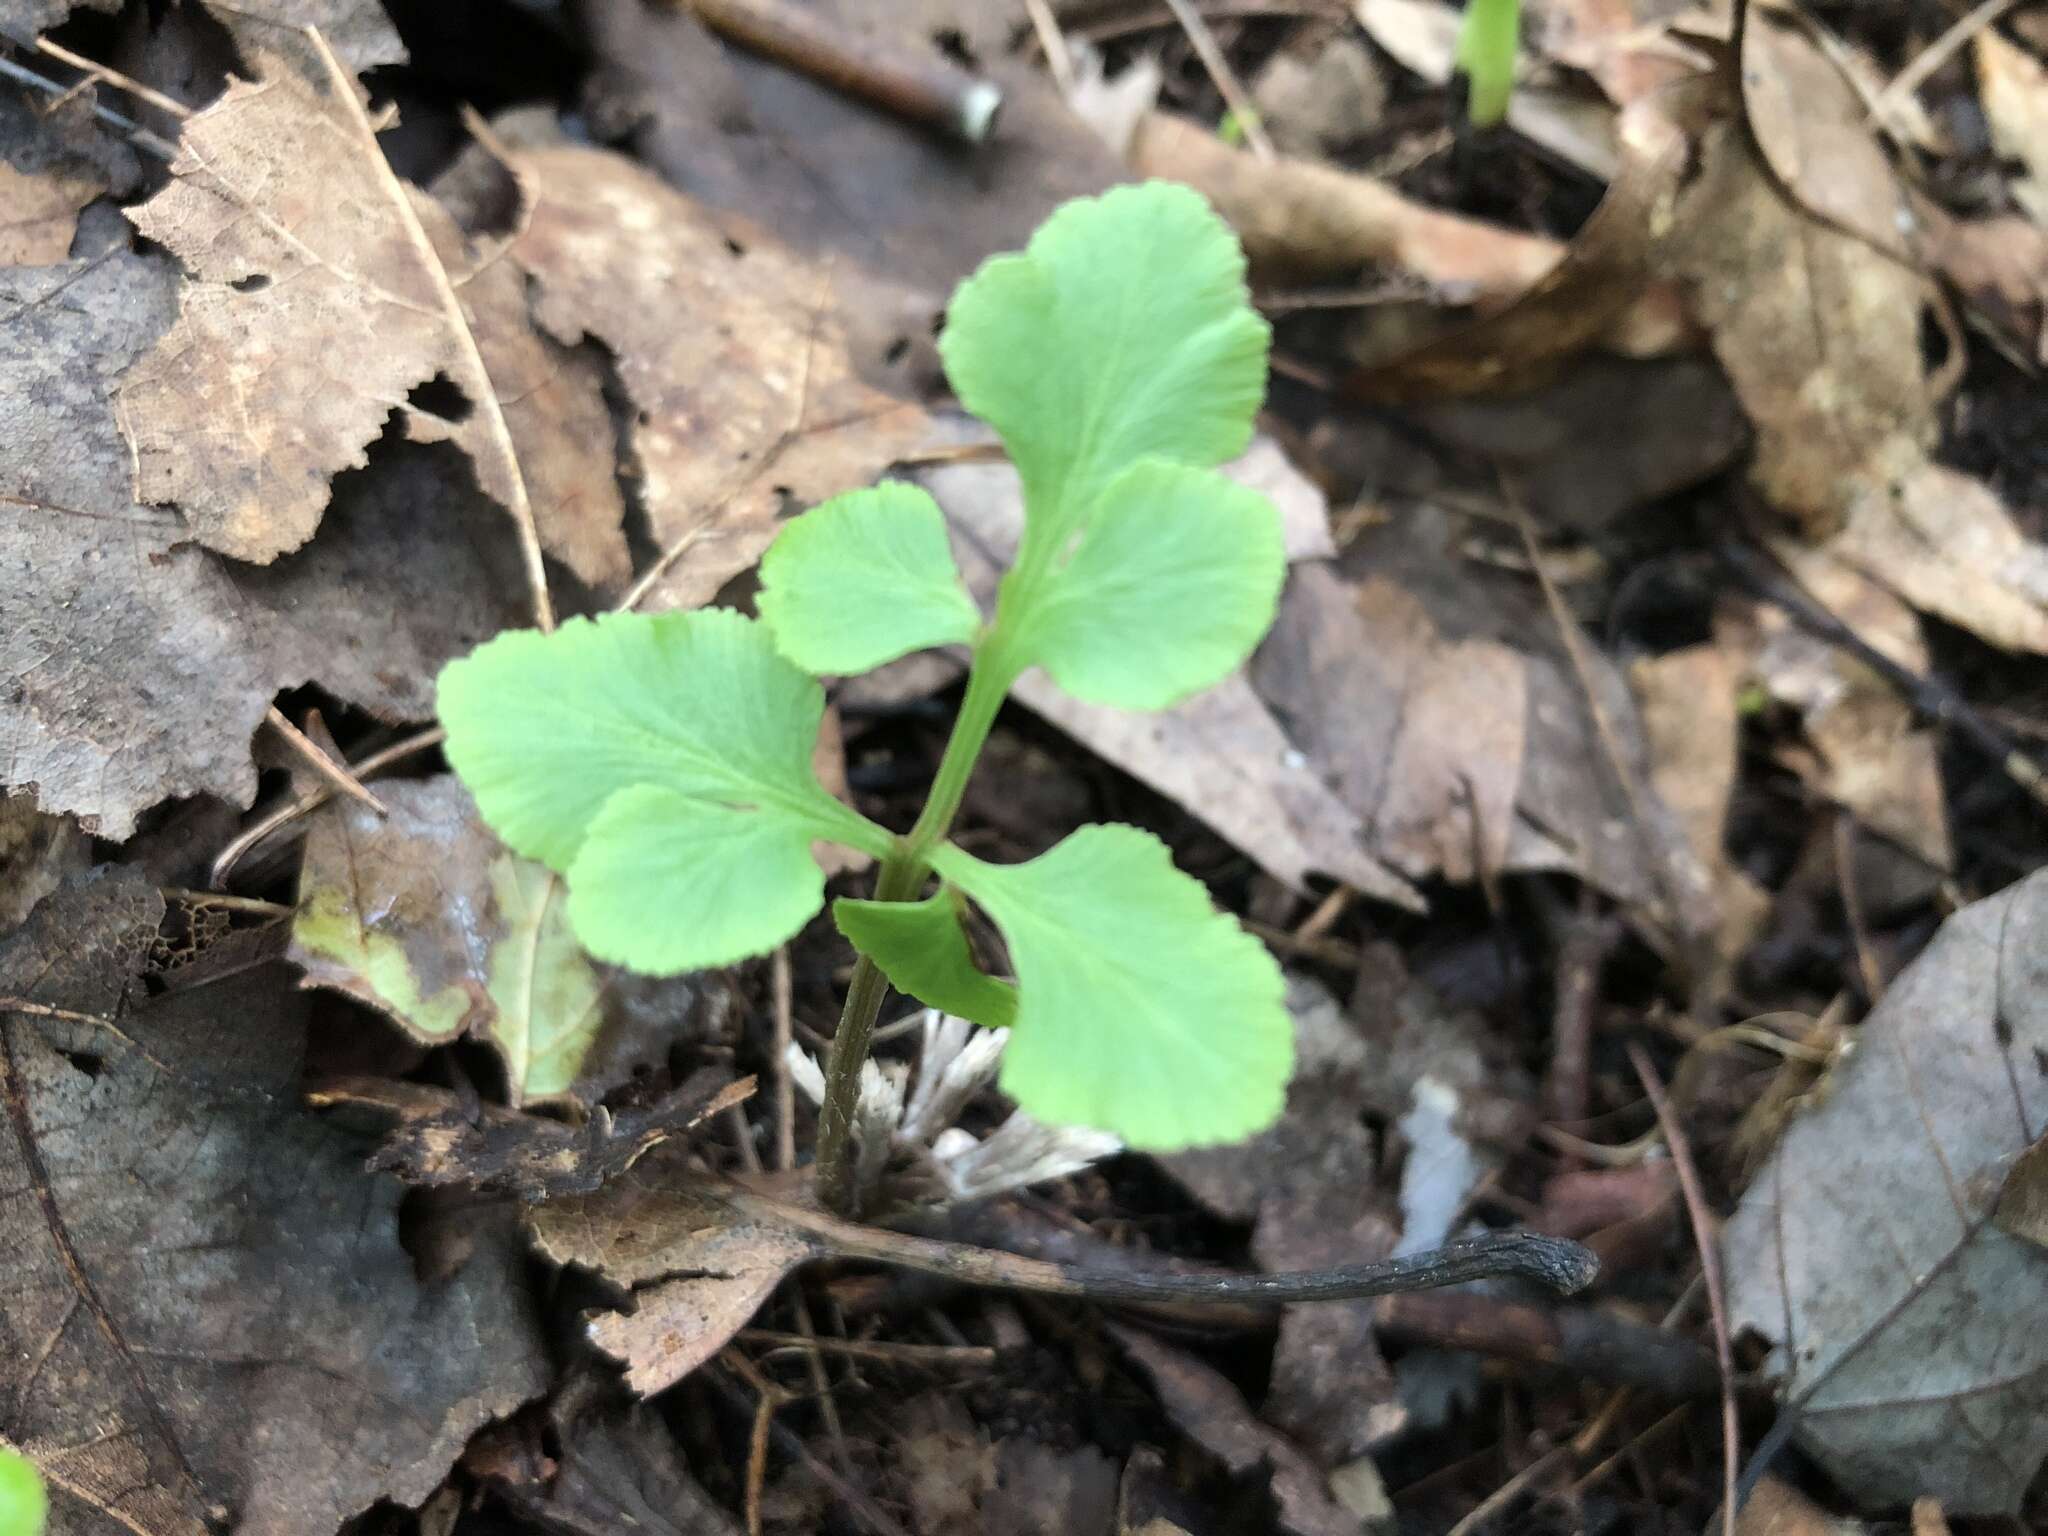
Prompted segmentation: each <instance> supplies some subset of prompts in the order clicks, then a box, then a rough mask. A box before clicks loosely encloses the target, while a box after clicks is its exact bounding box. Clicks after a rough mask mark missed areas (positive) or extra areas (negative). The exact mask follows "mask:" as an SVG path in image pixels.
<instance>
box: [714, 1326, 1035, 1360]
mask: <svg viewBox="0 0 2048 1536" xmlns="http://www.w3.org/2000/svg"><path fill="white" fill-rule="evenodd" d="M735 1337H736V1338H738V1339H739V1341H740V1342H741V1343H742V1344H760V1345H763V1346H766V1347H767V1348H768V1349H769V1350H770V1351H776V1350H788V1351H795V1352H801V1353H807V1354H811V1355H814V1356H815V1355H817V1354H819V1353H820V1352H823V1353H825V1354H833V1355H844V1356H846V1357H847V1358H848V1359H850V1360H866V1361H869V1362H870V1363H872V1364H875V1365H914V1366H920V1367H934V1366H953V1367H959V1368H961V1369H963V1370H986V1369H988V1368H990V1367H992V1366H994V1365H995V1364H996V1362H997V1361H998V1360H999V1359H1001V1358H1002V1351H1001V1350H998V1349H992V1348H990V1347H989V1346H988V1345H985V1344H898V1343H894V1342H891V1341H890V1340H887V1339H823V1338H816V1337H807V1336H806V1335H804V1334H800V1333H777V1332H775V1331H774V1330H773V1329H771V1328H742V1329H741V1330H740V1331H739V1333H738V1334H737V1335H735Z"/></svg>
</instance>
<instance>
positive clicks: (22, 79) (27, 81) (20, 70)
mask: <svg viewBox="0 0 2048 1536" xmlns="http://www.w3.org/2000/svg"><path fill="white" fill-rule="evenodd" d="M0 76H5V77H6V78H7V79H9V80H14V81H17V82H19V83H20V84H22V85H25V86H27V87H29V88H30V89H31V90H37V91H41V92H42V93H43V94H44V95H46V96H54V97H55V98H56V99H57V100H58V101H59V102H62V101H63V100H64V99H65V98H67V97H68V96H70V94H71V91H70V89H69V88H67V87H65V86H62V85H59V84H58V83H57V82H56V81H55V80H52V79H51V78H50V77H49V76H48V75H39V74H37V73H36V72H35V71H34V70H32V69H30V68H28V67H27V66H26V65H23V64H17V63H15V62H14V60H12V59H0ZM92 115H93V116H94V117H96V118H98V119H99V120H100V121H101V122H103V123H105V124H106V125H107V126H108V127H109V128H112V129H113V130H114V131H115V132H116V133H118V134H120V135H121V136H122V137H123V138H125V139H126V140H127V141H128V142H129V143H130V144H133V145H134V146H135V147H136V148H137V149H140V150H145V151H147V152H148V153H149V154H152V155H154V156H156V158H157V159H159V160H172V159H175V158H177V154H178V146H177V145H175V144H173V143H171V141H170V140H168V139H163V138H159V137H158V136H157V135H155V134H153V133H151V132H150V131H149V130H148V129H147V128H145V127H143V126H142V125H141V124H140V123H137V122H135V121H133V120H132V119H130V118H126V117H123V116H122V115H121V114H120V113H118V112H116V111H115V110H114V109H113V108H112V107H104V106H101V105H100V104H99V103H98V102H94V103H93V104H92Z"/></svg>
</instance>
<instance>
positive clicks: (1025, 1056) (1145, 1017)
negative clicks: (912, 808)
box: [932, 826, 1294, 1151]
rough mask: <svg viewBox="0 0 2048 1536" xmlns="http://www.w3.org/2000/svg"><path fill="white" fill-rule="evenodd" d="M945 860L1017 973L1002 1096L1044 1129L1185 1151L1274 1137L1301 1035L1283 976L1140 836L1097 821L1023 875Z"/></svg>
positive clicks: (957, 853)
mask: <svg viewBox="0 0 2048 1536" xmlns="http://www.w3.org/2000/svg"><path fill="white" fill-rule="evenodd" d="M932 864H933V867H934V868H935V869H937V870H938V872H939V873H940V874H941V875H942V876H944V877H945V878H946V879H947V880H950V881H952V882H953V883H954V884H955V885H958V886H959V887H960V888H961V889H962V890H964V891H966V892H967V893H968V894H969V895H970V896H972V897H973V898H974V900H975V901H976V902H978V903H979V904H980V905H981V907H982V910H983V911H985V912H987V913H988V915H989V916H990V917H991V918H993V919H994V920H995V922H996V925H997V926H998V927H999V928H1001V929H1002V931H1003V936H1004V938H1005V939H1006V940H1007V941H1008V943H1009V947H1010V958H1011V961H1012V963H1013V964H1014V965H1015V967H1016V971H1017V985H1018V1007H1017V1022H1016V1030H1015V1033H1014V1034H1013V1035H1012V1036H1011V1038H1010V1044H1009V1046H1008V1048H1007V1049H1006V1050H1005V1051H1004V1053H1003V1068H1002V1086H1003V1090H1004V1091H1005V1092H1006V1093H1008V1094H1009V1095H1010V1096H1011V1097H1012V1098H1014V1099H1015V1100H1016V1101H1017V1102H1018V1104H1020V1105H1021V1106H1022V1107H1023V1108H1024V1109H1026V1110H1027V1111H1029V1112H1030V1113H1031V1114H1033V1115H1035V1116H1037V1117H1038V1118H1039V1119H1041V1120H1045V1121H1049V1122H1052V1123H1054V1124H1062V1125H1090V1126H1097V1127H1100V1128H1101V1129H1104V1130H1108V1131H1114V1132H1115V1133H1116V1134H1117V1135H1119V1136H1121V1137H1123V1139H1124V1140H1125V1141H1126V1142H1128V1143H1129V1144H1130V1145H1131V1146H1134V1147H1139V1148H1144V1149H1148V1150H1153V1151H1171V1150H1174V1149H1176V1148H1180V1147H1188V1146H1195V1145H1199V1144H1202V1143H1208V1142H1223V1141H1234V1140H1237V1139H1239V1138H1241V1137H1244V1136H1248V1135H1251V1134H1252V1133H1254V1132H1256V1131H1259V1130H1263V1129H1264V1128H1265V1127H1266V1126H1268V1125H1270V1124H1272V1122H1273V1121H1274V1120H1275V1119H1276V1118H1277V1117H1278V1115H1279V1113H1280V1110H1281V1107H1282V1105H1283V1104H1284V1103H1285V1101H1286V1094H1287V1079H1288V1076H1289V1074H1290V1072H1291V1071H1292V1068H1293V1058H1294V1031H1293V1026H1292V1025H1291V1024H1290V1022H1289V1020H1288V1016H1287V1010H1286V1007H1285V1005H1284V1002H1283V1000H1282V999H1283V992H1284V987H1283V983H1282V980H1281V976H1280V968H1279V966H1277V965H1276V964H1274V962H1273V957H1272V956H1271V955H1269V954H1268V953H1267V952H1266V949H1265V946H1264V945H1262V944H1260V943H1259V942H1258V940H1256V939H1254V938H1253V937H1252V936H1251V935H1250V934H1248V933H1246V932H1245V931H1244V929H1243V928H1241V927H1239V926H1238V924H1237V923H1236V922H1235V921H1234V920H1233V919H1231V918H1230V917H1229V916H1227V915H1226V914H1224V913H1221V912H1219V911H1217V910H1216V908H1215V907H1214V906H1213V905H1212V904H1211V903H1210V901H1209V895H1208V892H1206V891H1205V890H1203V888H1202V887H1201V885H1200V884H1199V883H1197V882H1196V881H1195V880H1193V879H1191V878H1189V877H1188V876H1187V875H1185V874H1182V873H1181V872H1180V871H1179V870H1177V869H1176V868H1174V865H1173V860H1172V857H1171V855H1169V854H1168V852H1167V850H1166V845H1165V844H1163V843H1161V842H1160V841H1159V840H1158V839H1157V838H1155V837H1152V836H1151V835H1149V834H1148V833H1144V832H1140V831H1138V830H1137V829H1136V828H1135V827H1124V826H1088V827H1083V828H1081V829H1080V830H1079V831H1078V832H1075V833H1074V834H1073V835H1071V836H1070V837H1067V838H1066V839H1064V840H1063V841H1062V842H1060V843H1059V844H1058V845H1057V846H1056V847H1054V848H1052V849H1051V850H1050V851H1049V852H1046V853H1044V854H1041V855H1040V856H1039V857H1037V858H1035V859H1032V860H1030V861H1029V862H1028V863H1023V864H1009V865H996V864H985V863H983V862H982V861H981V860H979V859H976V858H974V857H973V856H972V855H970V854H967V853H965V852H963V851H962V850H960V849H959V848H956V847H954V846H952V845H951V844H947V845H944V846H942V847H940V848H938V849H936V850H934V852H933V855H932Z"/></svg>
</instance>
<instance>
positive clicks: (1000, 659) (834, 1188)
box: [818, 628, 1023, 1218]
mask: <svg viewBox="0 0 2048 1536" xmlns="http://www.w3.org/2000/svg"><path fill="white" fill-rule="evenodd" d="M1001 638H1002V637H1001V630H1000V628H998V629H997V630H996V631H994V632H992V633H991V634H990V635H989V636H987V637H986V638H985V639H984V640H983V642H982V643H981V644H980V645H979V646H977V647H976V649H975V653H974V664H973V666H972V667H971V668H970V669H969V670H968V673H967V692H966V695H965V696H964V697H963V698H962V699H961V701H960V713H959V714H958V715H956V716H955V717H954V720H953V734H952V736H951V737H949V738H948V739H947V742H946V750H945V753H944V755H943V756H941V757H940V759H939V769H938V772H937V774H936V775H934V776H933V779H932V787H931V793H930V794H929V795H928V796H927V797H926V799H925V803H924V809H923V810H922V811H921V812H919V814H918V818H917V824H916V825H915V826H913V827H912V828H911V829H910V831H909V833H908V834H907V835H906V836H904V837H902V838H899V839H898V840H897V844H896V847H895V849H894V850H893V851H892V852H891V853H890V854H889V855H888V857H886V858H884V859H883V860H882V868H881V873H880V874H879V875H877V876H876V878H875V900H877V901H911V900H914V899H915V898H916V897H917V896H918V894H919V893H920V892H921V891H922V890H923V889H924V881H925V876H926V874H927V873H928V872H929V870H930V865H929V863H928V856H929V855H930V853H931V850H932V849H933V848H935V847H936V846H937V845H938V844H939V843H940V842H942V841H943V840H944V839H945V836H946V834H947V833H948V832H950V831H951V830H952V828H953V818H954V817H955V816H957V815H958V814H959V812H960V801H961V798H962V797H963V796H964V795H965V794H966V793H967V781H968V779H969V778H970V777H971V776H972V775H973V773H974V764H975V761H976V760H977V759H978V758H979V757H980V756H981V749H982V746H983V744H984V743H985V742H986V741H987V740H988V733H989V728H990V727H991V726H993V725H994V724H995V719H996V711H997V710H999V709H1001V708H1002V704H1003V696H1004V695H1005V694H1007V693H1008V692H1009V691H1010V685H1011V684H1012V683H1014V682H1015V681H1016V680H1017V677H1018V674H1019V673H1020V672H1021V671H1022V670H1023V669H1022V668H1021V667H1019V666H1017V665H1016V663H1015V662H1014V661H1012V660H1011V659H1010V656H1009V653H1008V649H1007V648H1006V647H1005V646H1004V645H1003V644H1002V643H1001ZM888 991H889V978H888V977H886V976H884V975H883V974H882V971H881V967H879V966H878V965H876V964H875V962H874V961H873V960H870V959H869V958H868V957H867V956H866V955H862V956H861V957H860V960H859V962H858V963H857V964H856V965H855V966H854V970H853V981H852V983H851V984H850V985H849V986H848V987H847V989H846V1006H845V1008H844V1009H843V1010H841V1012H840V1015H839V1028H838V1029H837V1030H836V1031H835V1032H834V1033H833V1036H832V1050H831V1053H830V1054H829V1055H828V1056H827V1058H826V1061H825V1098H824V1102H823V1103H822V1104H820V1105H819V1107H818V1194H819V1197H820V1198H821V1199H822V1200H823V1201H824V1202H825V1207H826V1209H827V1210H831V1211H836V1212H838V1213H839V1214H840V1215H842V1216H848V1217H855V1218H857V1217H858V1216H859V1215H860V1211H859V1208H858V1207H859V1196H860V1192H859V1191H858V1190H857V1189H856V1188H855V1187H854V1178H853V1112H854V1106H855V1105H856V1104H857V1103H858V1102H859V1099H860V1069H861V1066H862V1065H863V1063H865V1062H866V1061H867V1059H868V1048H869V1046H870V1045H871V1044H872V1043H873V1041H874V1036H875V1020H876V1019H877V1018H878V1017H879V1016H880V1015H881V1011H882V999H883V998H884V997H885V996H887V995H888Z"/></svg>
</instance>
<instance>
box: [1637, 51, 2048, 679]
mask: <svg viewBox="0 0 2048 1536" xmlns="http://www.w3.org/2000/svg"><path fill="white" fill-rule="evenodd" d="M1772 46H1773V48H1774V50H1775V52H1776V55H1777V56H1778V57H1779V59H1780V60H1781V62H1782V61H1783V60H1787V59H1797V60H1800V61H1801V63H1800V66H1799V72H1798V75H1797V79H1798V82H1799V95H1798V101H1797V105H1798V110H1799V115H1800V119H1801V123H1802V125H1803V126H1802V128H1801V132H1802V133H1803V134H1804V135H1806V138H1807V140H1808V141H1809V142H1814V143H1824V144H1825V145H1826V156H1825V165H1826V166H1827V168H1828V171H1829V175H1830V182H1829V185H1830V187H1831V188H1832V189H1833V190H1832V191H1831V193H1830V197H1829V201H1828V203H1827V216H1826V217H1822V216H1820V215H1817V214H1815V213H1814V212H1812V211H1811V210H1810V209H1809V208H1808V207H1807V206H1806V205H1805V204H1804V203H1802V202H1800V201H1795V200H1794V199H1793V198H1792V197H1791V196H1790V195H1788V194H1787V192H1786V191H1785V190H1784V188H1783V186H1782V185H1781V183H1780V181H1779V180H1778V178H1777V176H1776V174H1775V173H1774V172H1773V171H1772V169H1771V168H1770V166H1769V165H1767V164H1766V163H1765V161H1764V160H1763V159H1762V157H1761V156H1760V155H1759V153H1758V152H1757V150H1756V149H1755V147H1754V145H1753V142H1752V140H1751V138H1750V136H1749V135H1747V134H1745V133H1743V132H1742V130H1741V127H1740V125H1736V124H1723V125H1720V126H1717V127H1715V128H1712V129H1709V130H1708V132H1707V134H1706V136H1705V138H1704V139H1703V142H1702V144H1701V149H1700V162H1701V168H1700V172H1699V175H1698V176H1697V178H1696V179H1695V180H1694V182H1693V183H1692V185H1691V186H1690V187H1689V188H1688V189H1687V191H1686V193H1685V195H1684V197H1683V198H1682V199H1681V201H1680V204H1679V211H1678V219H1677V225H1676V228H1675V230H1674V234H1673V238H1672V240H1671V241H1670V243H1669V244H1668V245H1667V247H1666V249H1665V259H1666V260H1667V261H1668V262H1669V264H1670V268H1671V270H1672V271H1673V273H1674V274H1675V275H1676V276H1678V277H1679V278H1680V279H1681V280H1682V281H1684V282H1685V283H1686V284H1687V285H1688V287H1689V291H1690V293H1691V296H1692V308H1693V312H1694V314H1695V316H1696V317H1697V318H1698V319H1699V320H1700V321H1701V323H1703V324H1704V325H1705V326H1706V327H1707V328H1708V329H1709V331H1711V333H1712V335H1713V343H1714V351H1715V354H1716V356H1717V357H1718V358H1719V359H1720V361H1721V364H1722V366H1723V367H1724V368H1725V369H1726V370H1727V372H1728V376H1729V379H1730V381H1731V382H1732V383H1733V384H1734V386H1735V391H1736V394H1737V395H1738V396H1739V397H1740V398H1741V400H1742V403H1743V406H1744V408H1745V410H1746V411H1747V412H1748V414H1749V417H1750V420H1751V422H1752V423H1753V424H1754V425H1755V427H1756V434H1757V451H1756V460H1755V463H1754V465H1753V466H1752V468H1751V478H1752V480H1753V481H1754V483H1755V484H1756V486H1757V488H1758V490H1759V491H1761V492H1762V493H1763V495H1764V497H1765V498H1766V499H1767V500H1768V501H1769V502H1770V503H1771V504H1772V505H1773V506H1774V507H1776V508H1778V509H1779V510H1780V511H1782V512H1784V513H1785V514H1786V515H1787V516H1788V517H1789V518H1790V519H1791V520H1792V521H1793V522H1794V523H1796V524H1797V525H1798V527H1799V528H1800V530H1801V532H1802V533H1803V534H1804V535H1805V538H1806V540H1807V542H1809V543H1817V544H1819V545H1821V547H1822V548H1823V550H1824V551H1825V552H1826V553H1827V555H1828V556H1830V557H1831V558H1836V559H1840V560H1843V561H1845V562H1846V563H1848V564H1850V565H1853V566H1854V567H1856V568H1857V569H1858V570H1860V571H1862V572H1863V573H1864V574H1865V575H1867V576H1869V577H1871V578H1872V579H1873V580H1875V581H1877V582H1879V583H1880V584H1882V585H1884V586H1886V587H1889V588H1890V589H1892V590H1893V591H1895V592H1897V593H1898V594H1899V595H1900V596H1902V597H1904V598H1905V599H1906V600H1907V601H1908V602H1910V603H1911V604H1912V605H1913V606H1914V607H1916V608H1919V609H1921V610H1923V611H1925V612H1928V613H1933V614H1936V615H1938V616H1940V617H1941V618H1944V619H1946V620H1948V621H1949V622H1951V623H1953V624H1957V625H1960V626H1962V627H1963V628H1966V629H1968V630H1970V631H1972V632H1973V633H1975V634H1977V635H1980V636H1982V637H1983V638H1984V639H1986V640H1989V641H1990V642H1991V643H1992V644H1994V645H1998V646H2002V647H2005V648H2007V649H2012V650H2028V651H2043V650H2048V549H2044V548H2043V547H2042V546H2041V545H2038V544H2036V543H2034V542H2032V541H2031V540H2029V539H2027V538H2026V537H2025V536H2024V535H2023V534H2022V533H2021V532H2020V530H2019V528H2018V527H2017V526H2016V525H2015V524H2014V522H2013V520H2012V517H2011V515H2010V514H2009V513H2008V512H2007V510H2006V509H2005V507H2004V506H2003V505H2002V504H2001V503H2000V502H1999V500H1998V498H1997V496H1996V495H1995V494H1994V493H1993V492H1992V491H1991V490H1990V489H1989V488H1988V487H1986V486H1984V485H1983V484H1981V483H1979V482H1977V481H1975V480H1972V479H1971V478H1970V477H1968V476H1967V475H1963V474H1961V473H1959V472H1957V471H1955V470H1953V469H1950V468H1947V467H1946V466H1944V465H1941V464H1937V463H1935V462H1934V461H1933V460H1932V459H1930V458H1929V457H1928V452H1927V450H1928V445H1929V444H1930V443H1931V442H1932V441H1933V439H1934V435H1935V418H1934V400H1933V397H1932V393H1931V390H1930V386H1929V382H1928V379H1927V377H1926V372H1925V365H1924V363H1923V360H1922V350H1921V341H1920V324H1921V309H1922V305H1923V302H1924V299H1925V297H1926V294H1927V287H1926V282H1925V279H1923V278H1922V277H1921V276H1920V275H1919V274H1918V273H1917V271H1916V270H1914V269H1913V268H1912V267H1910V266H1908V265H1907V264H1905V263H1904V262H1902V261H1900V260H1899V259H1898V258H1897V256H1896V255H1895V254H1890V253H1888V252H1887V251H1886V250H1882V249H1880V248H1878V247H1877V246H1876V245H1875V244H1874V243H1873V239H1874V235H1873V234H1871V233H1870V232H1874V231H1878V230H1882V229H1895V228H1897V227H1898V222H1897V221H1898V215H1897V208H1898V206H1899V201H1898V200H1899V196H1900V194H1899V191H1898V182H1897V177H1896V175H1895V173H1894V172H1893V170H1892V168H1891V166H1890V164H1889V162H1888V161H1887V160H1886V159H1885V156H1884V153H1883V151H1882V150H1881V149H1880V148H1879V146H1878V145H1877V143H1876V142H1875V140H1873V139H1872V138H1871V137H1870V134H1869V131H1868V129H1867V127H1865V126H1864V123H1863V116H1864V108H1863V105H1862V102H1861V100H1860V99H1859V98H1858V97H1857V95H1856V93H1855V91H1854V90H1853V89H1852V88H1851V87H1850V85H1849V84H1848V83H1847V81H1846V80H1844V79H1843V77H1842V75H1841V73H1840V72H1839V71H1838V70H1836V69H1835V68H1834V66H1833V65H1832V64H1830V63H1829V62H1828V61H1827V60H1826V59H1824V58H1822V57H1820V56H1819V54H1818V53H1817V51H1816V50H1815V49H1814V48H1813V45H1812V44H1811V43H1809V42H1807V41H1806V40H1805V39H1804V38H1803V37H1801V36H1799V35H1798V34H1796V33H1792V32H1789V31H1787V32H1781V33H1779V34H1777V35H1776V37H1775V40H1774V42H1773V45H1772ZM1852 129H1853V130H1854V131H1851V130H1852ZM1851 230H1854V231H1861V232H1860V233H1851V232H1849V231H1851Z"/></svg>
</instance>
